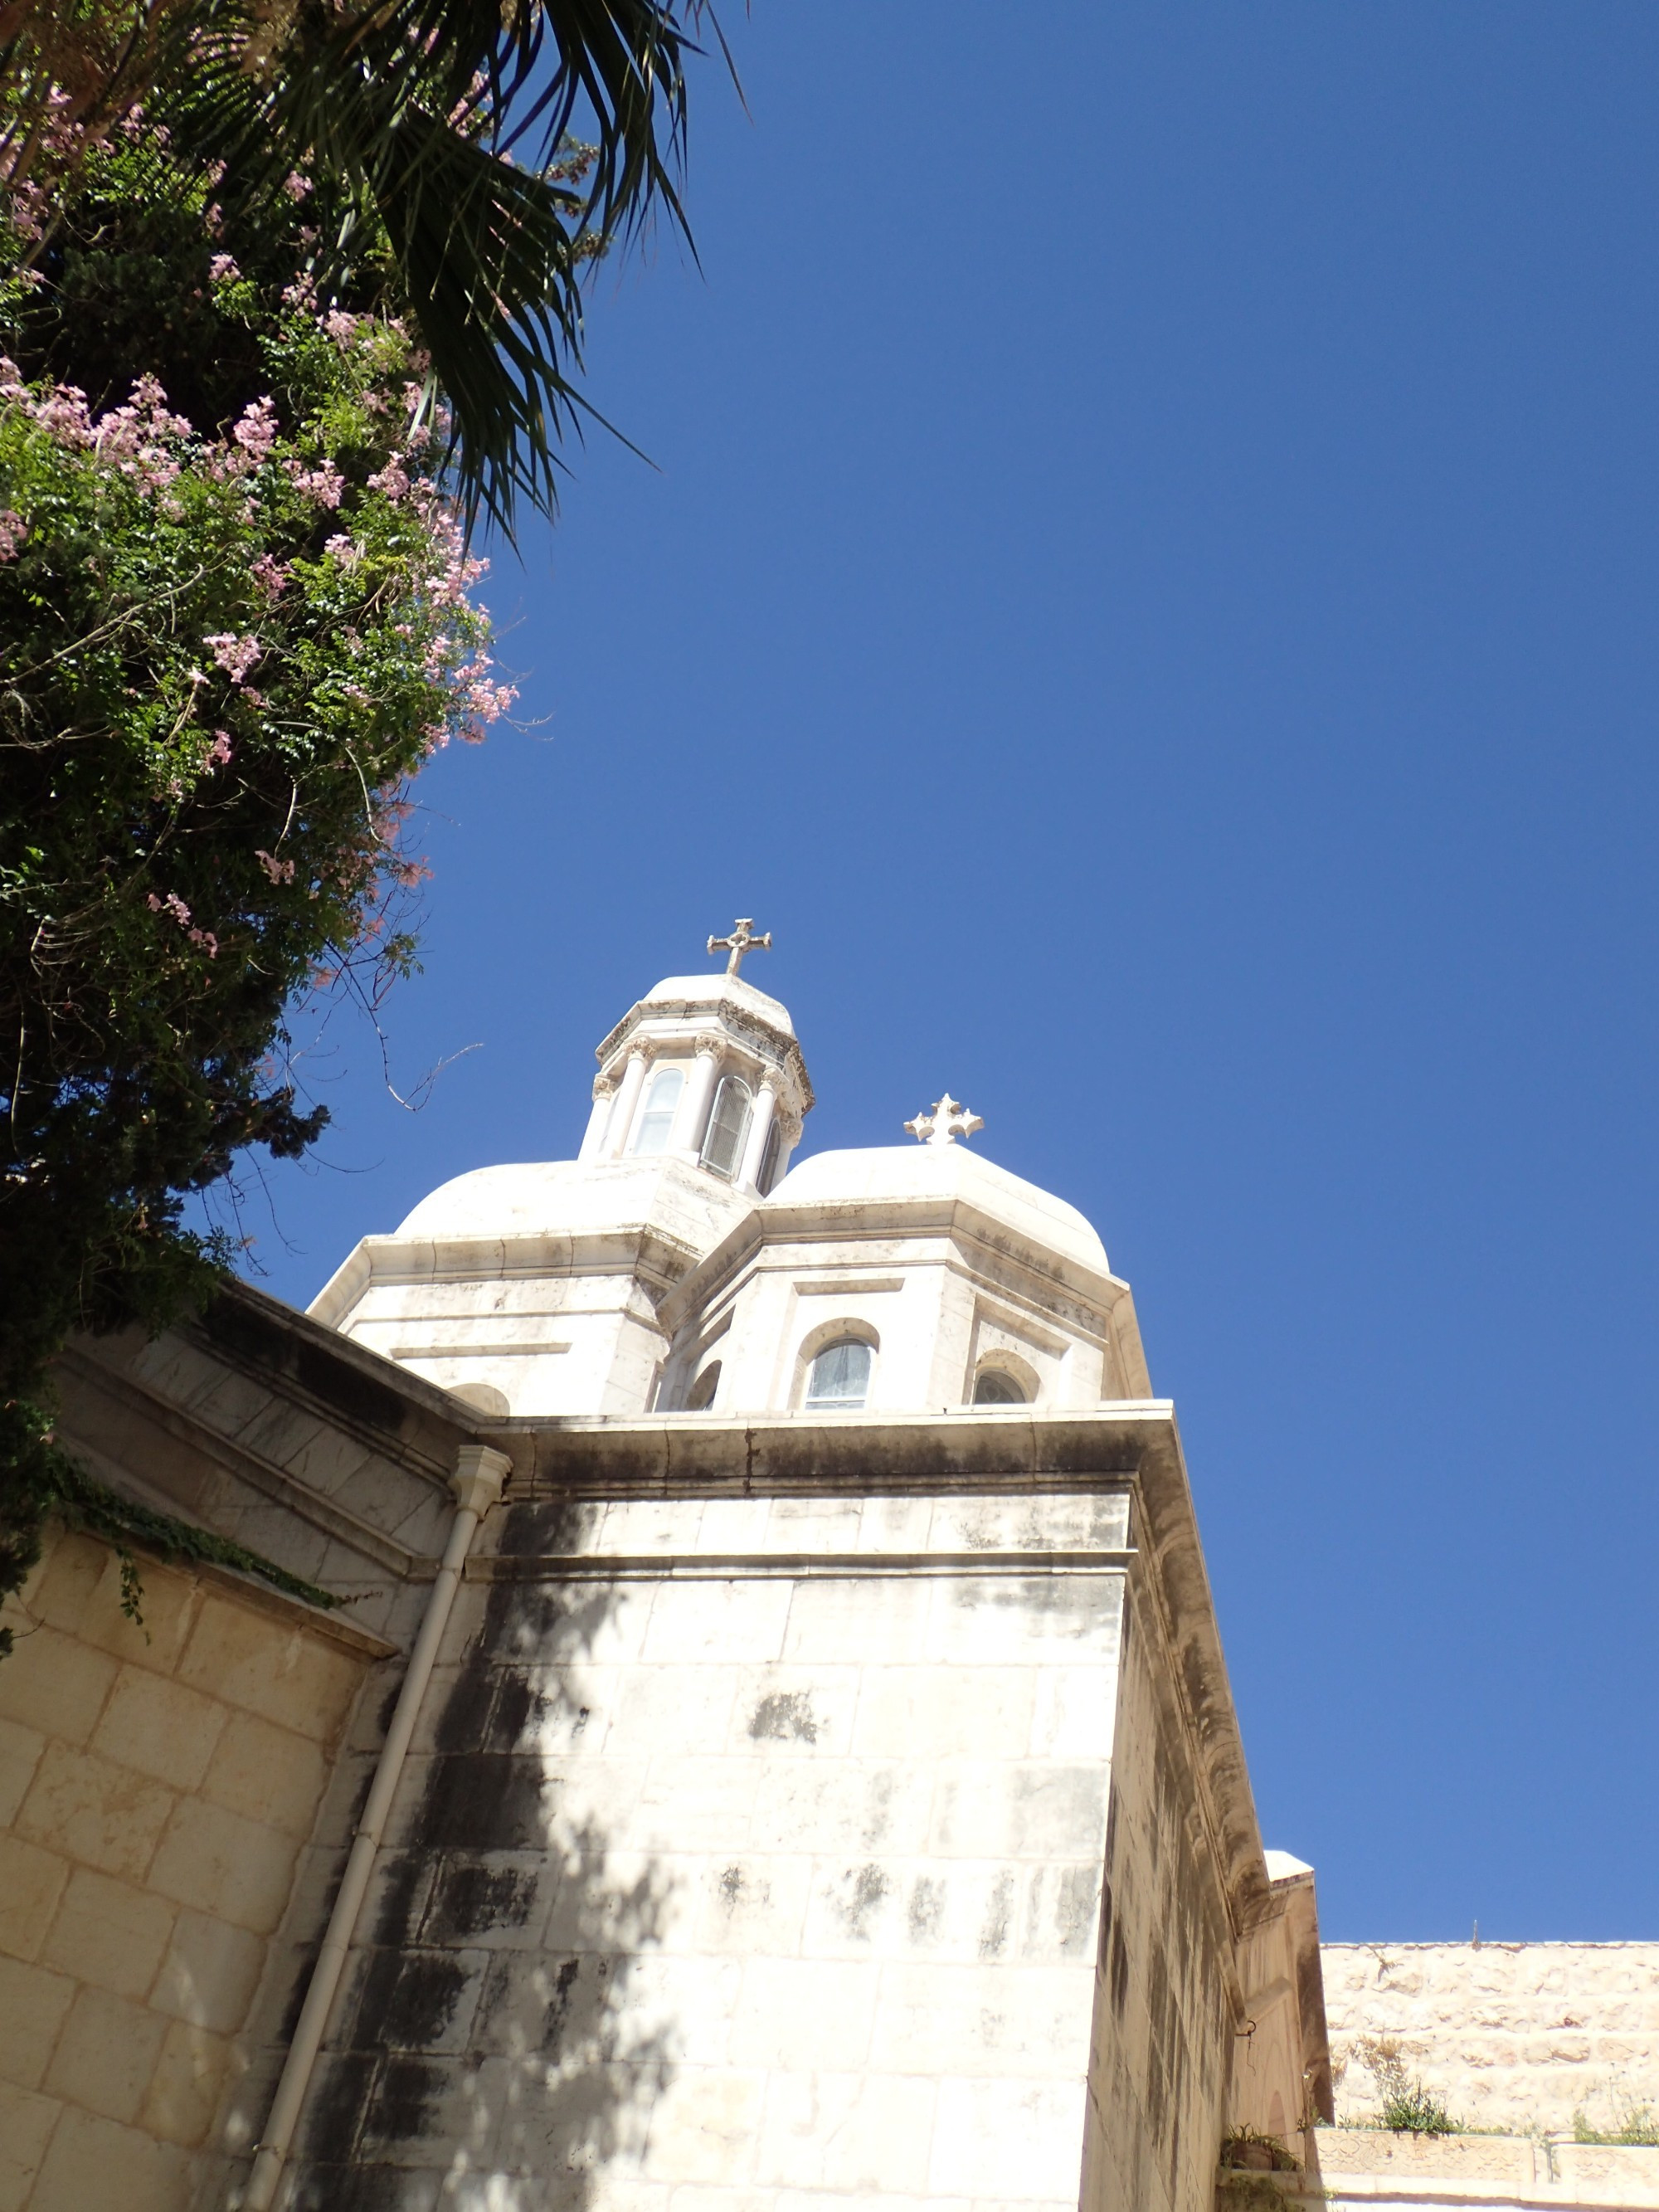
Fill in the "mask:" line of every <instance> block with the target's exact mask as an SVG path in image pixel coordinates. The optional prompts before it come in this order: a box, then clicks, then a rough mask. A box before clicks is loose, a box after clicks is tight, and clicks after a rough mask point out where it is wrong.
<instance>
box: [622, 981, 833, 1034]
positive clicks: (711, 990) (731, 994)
mask: <svg viewBox="0 0 1659 2212" xmlns="http://www.w3.org/2000/svg"><path fill="white" fill-rule="evenodd" d="M664 1006H668V1007H673V1008H679V1007H684V1006H733V1007H736V1008H738V1010H739V1011H741V1012H744V1013H750V1014H757V1015H758V1016H759V1017H760V1018H761V1019H762V1020H763V1021H764V1022H768V1023H769V1024H771V1026H772V1027H773V1028H774V1029H775V1030H781V1032H782V1034H783V1035H784V1036H787V1037H792V1036H793V1035H794V1034H795V1024H793V1022H792V1021H791V1020H790V1018H789V1009H788V1007H787V1006H785V1005H784V1004H783V1003H782V1001H781V1000H778V999H774V998H769V996H768V995H767V994H766V993H765V992H764V991H757V989H756V988H755V986H754V985H753V984H752V983H751V982H750V981H749V978H748V977H747V976H746V975H665V976H664V977H663V979H662V981H661V982H660V983H653V985H652V986H651V988H650V989H649V990H648V991H647V993H646V994H645V996H644V997H643V998H642V999H641V1000H640V1002H639V1007H638V1011H639V1012H641V1013H649V1012H654V1011H656V1010H657V1009H659V1008H660V1007H664Z"/></svg>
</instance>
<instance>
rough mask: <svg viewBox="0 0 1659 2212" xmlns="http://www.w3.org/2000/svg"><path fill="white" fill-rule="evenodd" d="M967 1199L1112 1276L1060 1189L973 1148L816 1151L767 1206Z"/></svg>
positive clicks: (1101, 1249) (1025, 1235) (1028, 1237)
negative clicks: (1003, 1165) (1057, 1193)
mask: <svg viewBox="0 0 1659 2212" xmlns="http://www.w3.org/2000/svg"><path fill="white" fill-rule="evenodd" d="M939 1199H952V1200H954V1199H960V1200H962V1201H963V1203H964V1204H965V1205H969V1206H975V1207H977V1209H978V1210H979V1212H981V1213H986V1214H989V1215H990V1216H991V1218H993V1219H994V1220H996V1221H1000V1222H1002V1223H1004V1224H1005V1225H1006V1226H1007V1227H1008V1228H1010V1229H1012V1230H1013V1231H1015V1232H1016V1233H1017V1234H1018V1236H1019V1237H1021V1238H1022V1239H1023V1240H1024V1242H1025V1243H1028V1244H1032V1245H1036V1246H1038V1247H1039V1248H1041V1249H1043V1250H1046V1251H1050V1252H1054V1253H1057V1254H1058V1255H1060V1257H1061V1258H1063V1259H1066V1260H1070V1261H1073V1262H1074V1263H1075V1264H1076V1265H1077V1266H1079V1267H1088V1268H1091V1269H1092V1270H1093V1271H1095V1272H1096V1273H1099V1274H1103V1275H1104V1274H1109V1273H1110V1272H1111V1270H1110V1268H1109V1266H1108V1264H1107V1260H1106V1248H1105V1246H1104V1245H1103V1243H1101V1241H1100V1237H1099V1236H1098V1234H1097V1231H1096V1230H1095V1228H1094V1226H1093V1225H1092V1223H1091V1222H1090V1221H1089V1220H1088V1219H1087V1218H1085V1216H1084V1215H1083V1214H1081V1213H1079V1212H1078V1210H1077V1208H1076V1206H1067V1204H1066V1201H1065V1200H1064V1199H1063V1198H1056V1197H1055V1196H1054V1194H1053V1192H1052V1191H1047V1190H1039V1189H1038V1188H1037V1186H1036V1184H1035V1183H1034V1182H1026V1181H1025V1180H1024V1176H1017V1175H1010V1174H1009V1172H1008V1170H1007V1169H1006V1168H1000V1167H998V1166H996V1165H995V1164H994V1162H993V1161H990V1160H987V1159H984V1158H981V1156H980V1155H979V1154H978V1153H977V1152H969V1149H968V1147H967V1146H966V1145H875V1146H870V1147H869V1148H868V1149H867V1150H863V1151H859V1152H814V1153H813V1154H812V1155H811V1157H810V1158H807V1159H804V1160H802V1161H801V1163H800V1164H799V1166H798V1167H793V1168H791V1169H790V1170H789V1172H788V1174H787V1176H785V1177H784V1178H783V1181H782V1182H781V1183H780V1184H779V1185H778V1187H777V1188H776V1189H775V1191H774V1192H773V1193H772V1194H771V1196H770V1197H769V1199H767V1200H765V1201H764V1204H765V1206H767V1207H768V1208H771V1207H774V1206H789V1207H792V1208H793V1207H813V1206H823V1207H825V1208H829V1207H834V1206H859V1207H860V1208H862V1207H865V1206H882V1205H900V1206H903V1205H915V1204H917V1203H926V1202H927V1200H939Z"/></svg>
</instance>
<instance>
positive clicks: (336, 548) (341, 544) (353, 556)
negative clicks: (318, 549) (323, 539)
mask: <svg viewBox="0 0 1659 2212" xmlns="http://www.w3.org/2000/svg"><path fill="white" fill-rule="evenodd" d="M323 550H324V552H325V553H331V554H332V555H333V556H334V558H335V559H336V560H337V562H339V564H340V566H341V567H342V568H345V569H352V568H356V565H357V563H358V562H359V561H361V560H362V557H363V554H362V547H361V546H360V545H357V544H354V543H353V542H352V540H351V539H350V538H348V537H347V535H346V533H345V532H344V531H343V530H342V531H337V532H335V534H334V536H333V537H332V538H330V539H329V541H328V543H327V544H325V546H324V548H323Z"/></svg>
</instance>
